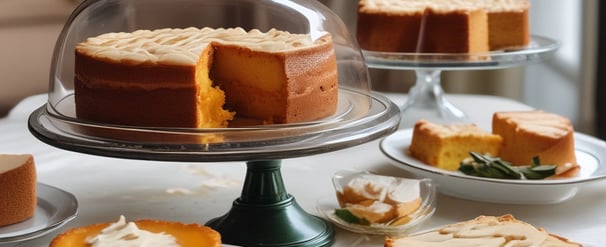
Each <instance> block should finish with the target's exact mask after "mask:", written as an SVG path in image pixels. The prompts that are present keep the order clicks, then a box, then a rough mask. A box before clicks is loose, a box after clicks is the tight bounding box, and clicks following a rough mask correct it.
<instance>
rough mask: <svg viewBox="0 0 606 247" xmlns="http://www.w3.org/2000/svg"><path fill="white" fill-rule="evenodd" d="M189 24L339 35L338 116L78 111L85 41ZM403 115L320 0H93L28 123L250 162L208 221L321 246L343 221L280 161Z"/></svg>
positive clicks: (173, 153)
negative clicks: (233, 194)
mask: <svg viewBox="0 0 606 247" xmlns="http://www.w3.org/2000/svg"><path fill="white" fill-rule="evenodd" d="M188 27H196V28H203V27H210V28H215V29H217V28H236V27H241V28H243V29H245V30H252V29H258V30H259V31H261V32H267V31H268V30H270V29H278V30H281V31H287V32H289V33H294V34H304V35H308V36H309V37H310V39H311V41H314V40H315V39H320V38H321V37H323V36H325V35H326V34H330V35H331V36H332V40H333V48H334V51H335V52H334V54H335V57H336V61H334V60H333V61H334V63H331V64H332V65H334V66H336V68H337V73H336V74H337V75H335V74H334V73H332V78H334V77H338V90H337V91H338V95H337V98H338V100H336V102H337V103H336V111H335V113H333V114H332V115H330V116H327V117H324V118H321V119H317V120H313V121H303V122H295V123H287V124H247V125H238V126H237V127H234V126H230V127H221V128H183V127H180V128H177V127H143V126H137V125H118V124H108V123H105V122H99V121H90V120H89V121H87V120H84V119H82V118H80V117H78V116H76V100H75V98H76V96H75V89H74V88H75V85H77V84H75V83H74V82H75V81H76V79H75V67H76V66H84V65H82V64H81V63H78V64H76V63H75V58H76V50H75V49H76V46H77V44H79V43H80V42H83V41H85V40H87V39H88V38H89V37H96V36H98V35H101V34H106V33H118V32H124V33H131V32H135V31H137V30H157V29H165V28H188ZM331 54H332V53H331ZM303 64H310V63H309V62H306V63H305V62H304V63H303ZM312 66H313V64H312ZM79 68H81V67H79ZM235 72H237V71H234V73H235ZM107 73H113V71H112V70H107ZM304 75H308V74H304ZM137 78H140V77H137ZM333 81H334V80H333ZM333 88H334V87H333ZM95 96H96V95H95ZM332 102H335V100H333V101H332ZM117 107H119V106H117ZM314 109H321V108H316V107H314ZM108 110H113V109H108ZM148 110H153V109H148ZM331 112H332V111H331ZM399 122H400V111H399V108H398V106H397V105H395V104H394V103H393V102H391V101H390V100H389V99H388V98H386V97H385V96H383V95H381V94H378V93H374V92H372V91H371V89H370V80H369V76H368V70H367V66H366V64H365V61H364V57H363V56H362V52H361V50H360V49H359V47H358V44H357V42H356V40H355V39H354V38H353V36H352V35H351V34H350V33H349V31H348V30H347V28H346V26H345V24H344V23H343V22H342V21H341V19H340V18H339V17H338V16H337V15H336V14H334V13H333V12H332V11H330V10H329V9H328V8H327V7H325V6H324V5H322V4H321V3H320V2H318V1H315V0H85V1H83V2H82V3H80V5H79V6H78V7H77V8H76V9H75V10H74V12H73V13H72V15H71V16H70V17H69V19H68V20H67V23H66V24H65V26H64V28H63V30H62V32H61V34H60V36H59V38H58V40H57V43H56V46H55V50H54V54H53V59H52V63H51V71H50V85H49V92H48V102H47V103H46V104H45V105H43V106H41V107H40V108H38V109H36V110H35V111H34V112H32V114H31V115H30V118H29V120H28V127H29V130H30V132H31V133H32V134H33V135H34V136H35V137H36V138H38V139H39V140H41V141H43V142H45V143H47V144H50V145H52V146H55V147H59V148H63V149H66V150H71V151H76V152H80V153H87V154H93V155H100V156H109V157H117V158H126V159H138V160H158V161H174V162H223V161H246V162H247V174H246V178H245V182H244V185H243V189H242V194H241V196H240V197H239V198H237V199H236V200H235V201H234V203H233V205H232V209H231V210H230V211H229V212H228V213H227V214H225V215H223V216H221V217H218V218H215V219H212V220H211V221H209V222H207V224H208V225H209V226H211V227H212V228H214V229H216V230H218V231H219V232H220V233H221V237H222V239H223V240H224V241H225V243H229V244H235V245H239V246H291V247H312V246H313V247H317V246H330V245H331V244H332V243H333V241H334V235H335V231H334V228H333V226H332V225H331V224H330V223H329V222H327V221H326V220H323V219H320V218H319V217H317V216H314V215H311V214H308V213H306V212H304V210H302V208H301V207H300V206H298V204H297V203H296V201H295V200H294V197H293V196H292V195H290V194H288V193H287V192H286V190H285V189H284V184H283V181H282V177H281V174H280V166H281V164H280V160H281V159H286V158H295V157H303V156H309V155H313V154H321V153H326V152H331V151H335V150H339V149H344V148H348V147H352V146H356V145H360V144H363V143H366V142H369V141H372V140H375V139H378V138H380V137H382V136H385V135H387V134H390V133H392V132H394V131H395V130H396V129H397V127H398V123H399ZM167 163H168V162H167ZM259 243H261V244H259Z"/></svg>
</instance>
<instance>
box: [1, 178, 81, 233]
mask: <svg viewBox="0 0 606 247" xmlns="http://www.w3.org/2000/svg"><path fill="white" fill-rule="evenodd" d="M36 186H37V196H38V198H37V199H38V200H37V201H38V202H37V205H36V208H37V210H38V209H39V208H42V210H44V211H45V212H46V213H48V215H49V216H48V219H47V222H46V223H47V224H46V225H45V226H44V227H43V228H41V229H32V231H30V232H24V233H22V234H19V235H12V236H11V235H9V236H4V237H0V244H8V243H17V242H22V241H26V240H31V239H34V238H38V237H41V236H43V235H45V234H47V233H49V232H51V231H53V230H55V229H57V228H59V227H61V226H63V225H65V224H66V223H68V222H70V221H71V220H73V219H74V218H76V216H77V215H78V200H77V198H76V196H74V195H73V194H72V193H69V192H67V191H65V190H62V189H59V188H57V187H54V186H50V185H47V184H44V183H40V182H38V183H37V184H36ZM58 201H62V202H61V204H60V205H59V203H58ZM43 203H48V204H50V205H51V206H52V208H51V209H49V207H47V206H44V205H41V204H43ZM61 205H63V207H60V206H61ZM65 205H67V207H66V206H65ZM34 217H35V215H34ZM32 218H33V217H32ZM16 224H19V223H16ZM9 226H12V225H9ZM0 228H2V227H0ZM26 230H27V229H26ZM20 231H24V230H20ZM4 235H7V234H4Z"/></svg>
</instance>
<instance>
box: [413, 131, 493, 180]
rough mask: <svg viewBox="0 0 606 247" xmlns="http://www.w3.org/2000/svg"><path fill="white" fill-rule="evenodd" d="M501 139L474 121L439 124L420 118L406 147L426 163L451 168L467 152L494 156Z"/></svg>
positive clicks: (457, 165) (455, 168) (452, 168)
mask: <svg viewBox="0 0 606 247" xmlns="http://www.w3.org/2000/svg"><path fill="white" fill-rule="evenodd" d="M501 141H502V139H501V137H500V136H498V135H494V134H491V133H489V132H486V131H484V130H482V129H480V128H479V127H477V126H476V125H474V124H450V125H441V124H436V123H432V122H429V121H427V120H424V119H421V120H419V121H417V122H416V123H415V126H414V129H413V134H412V140H411V143H410V147H409V148H408V151H409V152H410V154H411V156H413V157H415V158H416V159H418V160H420V161H422V162H424V163H426V164H428V165H432V166H436V167H439V168H442V169H446V170H451V171H454V170H457V169H458V168H459V165H460V163H461V161H463V160H464V159H465V158H467V157H469V152H472V151H474V152H478V153H481V154H490V155H493V156H496V155H497V154H498V153H499V149H500V147H501Z"/></svg>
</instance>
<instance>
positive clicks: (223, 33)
mask: <svg viewBox="0 0 606 247" xmlns="http://www.w3.org/2000/svg"><path fill="white" fill-rule="evenodd" d="M211 42H220V43H222V44H233V45H238V46H243V47H247V48H249V49H252V50H258V51H265V52H282V51H286V50H293V49H298V48H304V47H310V46H313V45H314V42H313V41H312V40H311V38H310V36H309V35H307V34H291V33H289V32H285V31H280V30H276V29H271V30H269V31H267V32H261V31H259V30H257V29H253V30H250V31H248V32H246V31H245V30H244V29H242V28H228V29H224V28H219V29H212V28H208V27H205V28H202V29H199V28H194V27H190V28H185V29H180V28H165V29H157V30H153V31H152V30H137V31H134V32H131V33H126V32H119V33H106V34H102V35H99V36H97V37H92V38H88V39H87V40H86V41H85V42H82V43H80V44H78V45H77V46H76V49H77V50H78V51H79V52H82V53H85V54H88V55H90V56H94V57H98V58H105V59H108V60H113V61H128V62H132V63H158V64H171V65H193V64H195V63H196V62H197V61H198V58H199V57H200V53H201V52H202V50H203V49H204V48H205V47H207V46H208V45H209V44H210V43H211Z"/></svg>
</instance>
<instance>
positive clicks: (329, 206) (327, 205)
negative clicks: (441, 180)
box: [317, 170, 437, 236]
mask: <svg viewBox="0 0 606 247" xmlns="http://www.w3.org/2000/svg"><path fill="white" fill-rule="evenodd" d="M361 175H373V174H371V173H369V172H356V171H347V170H341V171H337V172H336V173H335V175H334V176H333V178H332V182H333V185H334V187H335V192H336V193H339V192H342V191H343V188H345V186H346V185H347V184H348V182H349V181H351V180H352V179H354V178H355V177H358V176H361ZM373 176H382V175H373ZM396 179H404V180H417V181H419V185H420V196H421V206H420V207H419V208H418V209H417V210H416V211H414V212H413V213H411V214H409V215H408V217H410V220H409V221H408V222H407V223H404V224H399V225H389V224H388V223H384V224H379V223H371V224H370V225H361V224H355V223H349V222H347V221H345V220H343V219H341V218H339V217H338V216H337V215H336V214H335V210H336V209H339V208H341V207H340V206H339V202H338V200H337V197H336V196H333V197H327V198H322V199H320V200H319V201H318V204H317V209H318V211H319V212H320V213H321V214H322V215H323V216H324V217H325V218H327V219H328V220H330V221H331V222H333V223H334V224H335V225H337V226H338V227H341V228H343V229H345V230H348V231H351V232H356V233H362V234H372V235H385V236H402V235H407V234H408V233H410V232H412V231H414V229H415V228H416V227H417V226H418V225H419V224H420V223H422V222H424V221H425V220H427V219H429V218H430V217H431V216H432V215H433V214H434V212H435V210H436V195H437V192H436V184H435V183H434V182H433V181H432V180H431V179H427V178H424V179H410V178H396Z"/></svg>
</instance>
